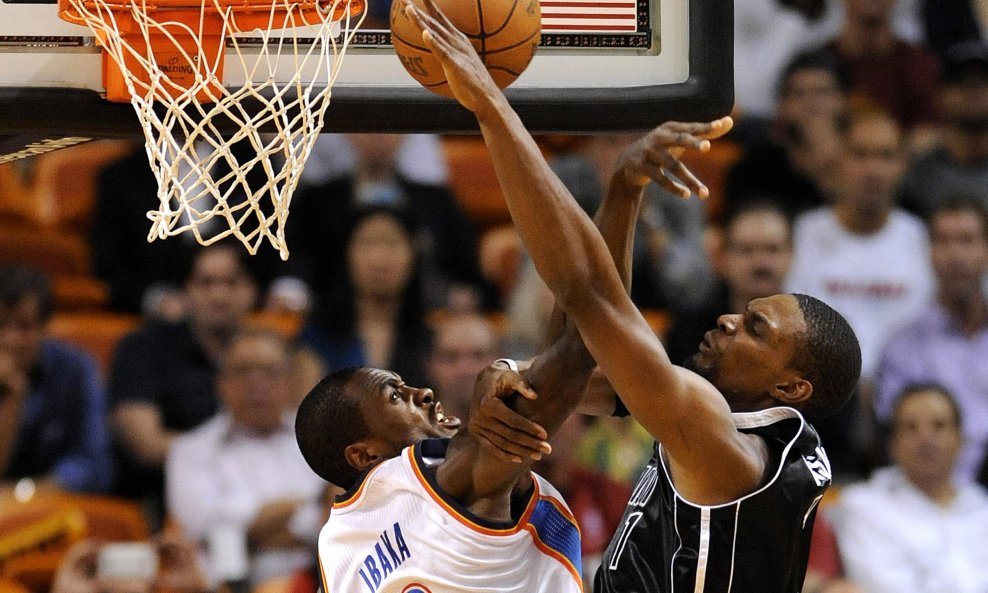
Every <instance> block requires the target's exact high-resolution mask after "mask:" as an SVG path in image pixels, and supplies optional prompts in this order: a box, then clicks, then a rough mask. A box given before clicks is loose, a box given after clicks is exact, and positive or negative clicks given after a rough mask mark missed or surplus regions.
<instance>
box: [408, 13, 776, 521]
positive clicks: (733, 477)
mask: <svg viewBox="0 0 988 593" xmlns="http://www.w3.org/2000/svg"><path fill="white" fill-rule="evenodd" d="M427 4H428V8H427V11H423V10H421V9H416V8H415V7H414V6H413V5H411V4H409V3H407V0H406V13H407V14H408V15H409V16H410V17H411V18H412V19H413V20H414V21H416V23H417V24H418V25H419V26H420V27H421V28H422V30H423V35H422V37H423V41H424V42H425V43H426V44H427V45H428V47H429V48H430V49H431V51H432V52H433V54H435V55H436V56H437V58H438V59H439V60H440V62H441V63H442V64H443V68H444V70H445V72H446V78H447V81H448V82H449V84H450V88H451V90H452V91H453V93H454V94H455V96H456V97H457V99H458V100H459V101H460V103H461V104H463V106H464V107H466V108H468V109H470V110H471V111H473V112H474V114H475V115H476V117H477V120H478V122H479V124H480V128H481V131H482V132H483V135H484V139H485V141H486V143H487V145H488V149H489V151H490V153H491V157H492V159H493V162H494V167H495V170H496V172H497V175H498V180H499V182H500V184H501V188H502V190H503V191H504V194H505V198H506V200H507V203H508V209H509V211H510V212H511V216H512V219H513V220H514V223H515V226H516V228H517V230H518V232H519V234H520V235H521V237H522V241H523V242H524V244H525V246H526V247H527V248H528V251H529V253H530V255H531V257H532V260H533V261H534V263H535V267H536V269H537V270H538V272H539V275H540V276H541V277H542V279H543V280H544V281H545V283H546V285H547V286H548V287H549V289H550V290H551V291H552V292H553V294H554V295H555V297H556V299H557V301H558V302H559V303H560V304H561V305H562V307H563V308H564V309H565V310H566V313H567V315H568V316H569V317H570V318H571V319H572V320H573V322H574V323H575V324H576V326H577V327H578V328H579V331H580V334H581V335H582V336H583V339H584V340H585V342H586V345H587V348H588V349H589V351H590V352H591V353H592V354H593V357H594V358H595V359H596V361H597V364H598V365H599V366H600V368H601V370H602V371H603V372H604V374H605V375H606V376H607V378H608V379H609V380H610V382H611V384H612V385H613V386H614V388H615V390H616V391H617V393H618V394H619V395H620V397H621V399H622V401H623V402H624V403H625V405H626V406H627V407H628V409H629V410H630V411H631V413H632V414H633V415H634V416H635V418H636V419H637V420H638V421H639V422H640V423H641V424H642V425H643V426H644V427H645V428H646V429H647V430H648V431H649V432H650V433H651V434H652V435H653V436H655V437H656V439H658V440H659V441H661V442H662V443H663V445H664V447H665V451H666V454H667V455H668V457H669V459H670V463H671V464H672V466H673V472H674V474H676V475H674V479H676V482H677V487H680V488H683V489H684V490H685V491H686V495H687V496H688V497H690V498H691V499H692V500H693V501H694V502H698V503H707V504H714V503H720V502H726V501H728V500H731V499H734V498H736V497H738V496H740V495H742V494H744V493H747V492H750V491H752V490H753V489H754V488H755V486H756V485H757V484H758V482H759V481H760V479H761V477H762V473H763V470H764V467H765V464H766V451H765V449H764V446H763V445H761V444H760V443H758V442H756V441H755V440H754V439H751V438H748V437H746V436H744V435H742V434H741V433H739V432H738V431H737V430H736V429H735V428H734V424H733V421H732V419H731V415H730V409H729V408H728V406H727V403H726V401H725V400H724V398H723V397H722V396H721V395H720V394H719V393H718V392H717V391H716V389H715V388H714V387H713V386H712V385H711V384H710V383H708V382H707V381H705V380H703V379H702V378H700V377H699V376H697V375H695V374H693V373H690V372H689V371H686V370H684V369H680V368H678V367H675V366H674V365H672V364H671V362H670V361H669V358H668V356H667V355H666V353H665V350H664V349H663V348H662V345H661V344H660V343H659V341H658V338H657V337H656V336H655V335H654V334H653V333H652V331H651V329H650V327H649V325H648V323H647V322H646V321H645V319H644V318H643V317H642V315H641V314H640V313H639V311H638V310H637V308H636V307H635V306H634V304H633V303H632V302H631V299H630V298H629V297H628V295H627V294H626V293H625V291H624V286H623V284H622V282H621V279H620V276H619V274H618V272H617V270H616V268H615V266H614V264H613V262H612V260H611V257H610V255H609V254H608V252H607V248H606V245H605V243H604V241H603V239H602V238H601V236H600V234H599V233H598V232H597V230H596V229H595V228H594V227H593V225H592V223H591V222H590V220H589V219H588V218H587V217H586V215H585V214H584V213H583V211H582V210H581V209H580V208H579V206H578V205H577V204H576V202H575V200H573V198H572V196H570V195H569V192H568V191H567V190H566V188H565V187H564V186H563V184H562V183H561V182H560V181H559V179H558V178H557V177H556V176H555V175H554V174H553V172H552V171H551V169H550V168H549V166H548V164H547V163H546V162H545V160H544V159H543V157H542V154H541V153H540V151H539V150H538V147H537V146H536V144H535V141H534V140H533V139H532V137H531V135H530V134H529V133H528V132H527V130H525V128H524V126H523V124H522V123H521V120H520V119H519V118H518V116H517V114H516V113H515V112H514V111H513V110H512V109H511V106H510V105H509V104H508V102H507V100H506V99H505V97H504V95H503V94H502V93H501V91H500V90H499V89H498V88H497V87H496V85H495V84H494V82H493V80H491V78H490V75H489V74H488V73H487V71H486V69H485V68H484V66H483V64H482V63H481V62H480V59H479V58H478V57H477V55H476V53H475V52H474V50H473V48H472V46H471V45H470V43H469V41H468V40H467V39H466V37H465V36H464V35H463V34H462V33H460V32H459V31H457V30H456V29H455V28H454V27H453V26H452V25H451V24H450V23H449V21H448V20H447V19H446V17H445V16H444V15H442V13H441V12H440V11H439V10H438V9H437V8H436V7H435V5H434V4H433V3H432V2H427ZM673 126H674V127H671V128H669V129H667V130H666V131H665V133H673V132H674V133H675V134H677V135H678V134H685V135H689V134H692V135H694V136H699V137H702V138H716V137H719V136H720V135H722V134H723V133H725V132H726V131H727V130H729V129H730V126H731V121H730V119H726V118H725V119H722V120H717V121H715V122H711V123H706V124H674V125H673ZM698 142H699V145H698V146H697V148H699V149H701V150H705V149H707V147H708V146H709V142H708V141H706V140H701V141H698ZM648 160H649V162H650V163H651V165H652V166H653V167H655V168H656V169H658V172H659V173H660V174H661V177H665V176H666V175H665V172H669V173H670V174H672V175H677V176H679V177H680V178H681V179H683V178H684V177H685V174H684V173H682V171H683V169H684V168H685V167H683V165H682V163H680V162H679V161H678V160H677V158H676V155H675V154H673V153H671V152H670V151H668V150H662V151H658V152H655V153H652V154H649V155H648ZM686 193H687V192H685V191H683V190H681V191H680V195H683V196H684V197H685V194H686ZM701 195H702V194H701Z"/></svg>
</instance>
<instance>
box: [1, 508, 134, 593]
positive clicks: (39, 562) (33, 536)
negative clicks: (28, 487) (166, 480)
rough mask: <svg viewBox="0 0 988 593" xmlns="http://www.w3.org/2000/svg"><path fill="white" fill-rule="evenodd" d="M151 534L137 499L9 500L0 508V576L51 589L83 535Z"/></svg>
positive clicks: (101, 537) (124, 536)
mask: <svg viewBox="0 0 988 593" xmlns="http://www.w3.org/2000/svg"><path fill="white" fill-rule="evenodd" d="M149 536H150V530H149V529H148V525H147V522H146V521H145V519H144V515H143V514H142V512H141V508H140V506H139V505H137V503H134V502H130V501H125V500H120V499H116V498H109V497H101V496H85V495H70V494H53V495H43V496H41V497H39V498H36V499H34V500H31V501H29V502H26V503H9V504H8V503H7V502H5V503H4V505H3V510H2V511H0V579H2V580H6V581H13V582H15V583H19V584H21V585H23V586H24V587H26V588H28V589H29V590H30V591H32V592H34V593H40V592H44V591H47V590H48V588H49V587H50V586H51V582H52V579H53V578H54V575H55V572H56V571H57V570H58V565H59V563H60V562H61V560H62V557H63V556H64V555H65V552H66V551H68V549H69V547H70V546H71V545H72V544H73V543H75V542H76V541H78V540H80V539H82V538H96V539H99V540H102V541H138V540H145V539H147V538H148V537H149Z"/></svg>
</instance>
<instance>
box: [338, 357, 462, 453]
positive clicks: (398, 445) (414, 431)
mask: <svg viewBox="0 0 988 593" xmlns="http://www.w3.org/2000/svg"><path fill="white" fill-rule="evenodd" d="M354 381H355V382H356V383H355V385H356V387H357V388H358V389H359V390H360V393H362V394H364V398H363V399H362V400H361V401H362V405H363V410H364V419H365V420H366V422H367V427H368V428H369V429H370V435H371V438H372V439H376V440H378V441H383V442H387V443H390V444H391V445H392V446H393V448H394V451H393V454H395V455H397V454H398V452H399V451H401V449H403V448H404V447H407V446H408V445H411V444H414V443H417V442H419V441H421V440H423V439H428V438H435V437H451V436H453V435H454V434H456V431H457V429H458V428H459V426H460V421H459V419H458V418H455V417H452V416H445V415H444V414H443V411H442V405H440V404H439V402H438V401H436V398H435V396H434V395H433V393H432V390H431V389H429V388H421V387H412V386H410V385H406V384H405V382H404V381H402V380H401V377H399V376H398V375H396V374H395V373H392V372H391V371H385V370H382V369H366V370H365V371H361V372H360V373H359V374H358V376H356V377H354Z"/></svg>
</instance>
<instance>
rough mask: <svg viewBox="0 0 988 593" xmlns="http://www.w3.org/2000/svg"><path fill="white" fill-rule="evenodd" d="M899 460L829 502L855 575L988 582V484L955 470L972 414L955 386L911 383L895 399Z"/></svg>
mask: <svg viewBox="0 0 988 593" xmlns="http://www.w3.org/2000/svg"><path fill="white" fill-rule="evenodd" d="M891 418H892V422H891V433H890V439H889V450H890V453H891V456H892V460H893V461H894V463H895V465H893V466H891V467H887V468H883V469H881V470H878V471H876V472H875V474H874V475H873V476H872V478H871V479H870V480H868V481H867V482H865V483H862V484H856V485H852V486H847V487H845V488H844V489H843V490H842V492H841V496H840V497H839V498H838V499H837V501H836V502H835V503H834V504H833V505H832V506H831V507H829V508H828V511H829V512H830V514H829V516H830V518H831V521H832V522H833V525H834V530H835V532H836V534H837V540H838V543H839V546H840V550H841V556H842V558H843V561H844V566H845V569H846V571H847V575H848V577H850V578H851V579H853V580H854V581H855V582H857V583H858V584H860V585H861V586H862V587H863V588H864V589H865V591H867V592H868V593H888V592H890V591H896V592H905V591H910V592H915V593H944V592H946V591H950V592H951V593H983V592H984V591H986V590H988V571H986V570H985V566H988V546H985V534H988V492H986V491H985V490H984V489H983V488H981V487H980V486H978V485H976V484H970V483H969V484H967V485H963V484H958V483H956V482H955V481H954V480H953V478H952V474H953V471H954V463H955V461H956V459H957V453H958V451H959V450H960V447H961V442H962V436H961V424H962V421H963V420H964V418H962V416H961V412H960V410H959V408H958V407H957V404H956V402H955V401H954V399H953V397H952V396H951V395H950V394H949V392H947V390H945V389H943V388H941V387H938V386H933V385H917V386H910V387H907V388H906V389H905V390H904V391H903V393H902V395H901V397H900V398H899V399H898V400H897V402H896V403H895V404H894V405H893V406H892V416H891Z"/></svg>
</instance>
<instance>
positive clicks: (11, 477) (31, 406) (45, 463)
mask: <svg viewBox="0 0 988 593" xmlns="http://www.w3.org/2000/svg"><path fill="white" fill-rule="evenodd" d="M51 290H52V289H51V284H50V281H49V279H48V277H47V276H46V275H45V274H44V273H43V272H42V271H40V270H37V269H34V268H29V267H26V266H20V265H9V264H8V265H3V266H0V494H2V495H6V494H8V493H9V491H11V490H13V488H14V485H15V482H17V481H18V480H20V479H30V480H33V482H31V481H27V482H24V484H27V485H28V487H29V489H30V490H33V489H35V488H38V489H48V488H52V489H63V490H70V491H77V492H101V491H105V490H106V489H107V488H109V486H110V481H111V478H112V459H111V456H110V440H109V430H108V427H107V425H106V393H105V391H104V388H103V382H102V379H101V377H100V376H99V371H98V370H97V366H96V363H95V361H94V360H93V358H92V357H91V356H90V355H89V354H86V353H84V352H82V351H81V350H79V349H78V348H76V347H74V346H71V345H69V344H66V343H64V342H61V341H58V340H55V339H52V338H49V337H47V335H46V329H45V328H46V325H47V323H48V320H49V319H50V318H51V315H52V313H53V310H54V304H53V297H52V292H51ZM26 494H28V493H25V495H26Z"/></svg>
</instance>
